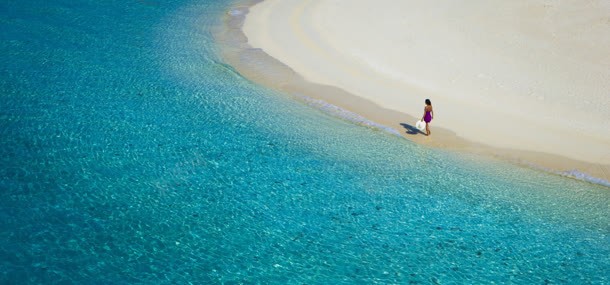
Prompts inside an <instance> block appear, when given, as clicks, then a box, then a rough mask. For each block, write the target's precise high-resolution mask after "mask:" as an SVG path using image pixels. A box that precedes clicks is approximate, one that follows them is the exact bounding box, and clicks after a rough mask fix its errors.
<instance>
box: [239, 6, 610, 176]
mask: <svg viewBox="0 0 610 285" xmlns="http://www.w3.org/2000/svg"><path fill="white" fill-rule="evenodd" d="M243 32H244V33H245V35H246V36H247V38H248V43H249V44H250V45H251V46H253V47H257V48H261V49H263V51H264V52H265V53H267V54H269V55H270V56H272V57H274V58H276V59H278V60H279V61H281V62H282V63H284V64H286V65H287V66H289V67H290V68H292V69H293V70H294V71H296V72H297V73H299V74H301V75H302V76H303V77H305V79H307V80H308V81H311V82H314V83H319V84H324V85H331V86H336V87H338V88H341V89H343V90H345V91H347V92H349V93H351V94H354V95H356V96H359V97H362V98H364V99H368V100H370V101H372V102H374V103H377V104H379V105H380V106H381V107H384V108H387V109H391V110H396V111H399V112H403V113H405V114H409V115H411V116H414V117H417V118H421V116H422V113H423V107H424V99H426V98H430V99H431V100H432V103H433V106H434V111H435V118H434V120H433V122H432V125H431V129H432V136H434V134H435V133H434V132H435V128H439V127H440V128H446V129H449V130H451V131H453V132H455V133H456V134H457V135H458V136H461V137H463V138H465V139H467V140H470V141H473V142H477V143H482V144H485V145H489V146H492V147H499V148H504V149H517V150H525V151H535V152H542V153H548V154H553V155H559V156H563V157H568V158H572V159H575V160H578V161H585V162H589V163H594V164H603V165H608V164H610V1H605V0H604V1H585V0H572V1H563V0H555V1H550V0H549V1H543V0H527V1H506V0H472V1H450V0H438V1H412V0H377V1H367V0H265V1H263V2H261V3H259V4H256V5H254V6H253V7H251V8H250V13H249V14H248V16H247V18H246V21H245V23H244V26H243ZM411 123H413V124H414V123H415V122H411ZM399 131H404V129H402V130H399Z"/></svg>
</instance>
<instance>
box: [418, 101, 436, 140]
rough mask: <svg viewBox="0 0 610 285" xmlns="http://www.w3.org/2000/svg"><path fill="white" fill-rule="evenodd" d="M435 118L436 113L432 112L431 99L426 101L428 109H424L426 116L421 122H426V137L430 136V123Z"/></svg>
mask: <svg viewBox="0 0 610 285" xmlns="http://www.w3.org/2000/svg"><path fill="white" fill-rule="evenodd" d="M432 118H434V111H432V102H430V99H426V107H424V116H423V117H421V120H422V121H424V122H426V135H427V136H429V135H430V125H429V124H430V121H432Z"/></svg>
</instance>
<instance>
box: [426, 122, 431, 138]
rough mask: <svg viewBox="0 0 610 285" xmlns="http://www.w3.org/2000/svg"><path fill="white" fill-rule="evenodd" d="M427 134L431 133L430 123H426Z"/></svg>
mask: <svg viewBox="0 0 610 285" xmlns="http://www.w3.org/2000/svg"><path fill="white" fill-rule="evenodd" d="M426 135H427V136H429V135H430V125H429V124H428V123H426Z"/></svg>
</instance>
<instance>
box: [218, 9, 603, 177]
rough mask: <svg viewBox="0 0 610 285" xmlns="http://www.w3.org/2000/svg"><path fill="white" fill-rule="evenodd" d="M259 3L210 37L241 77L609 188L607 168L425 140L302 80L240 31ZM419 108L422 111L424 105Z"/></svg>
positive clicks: (401, 119)
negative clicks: (250, 42)
mask: <svg viewBox="0 0 610 285" xmlns="http://www.w3.org/2000/svg"><path fill="white" fill-rule="evenodd" d="M260 2H262V0H248V1H240V2H236V3H234V4H233V7H232V8H231V9H230V10H229V11H227V13H225V15H224V19H223V21H222V22H223V23H222V27H219V30H218V31H216V32H215V33H214V38H215V39H216V40H217V42H218V43H219V46H220V54H221V57H222V58H223V59H224V60H226V62H227V63H228V64H229V65H231V66H232V67H233V68H235V70H236V71H237V72H238V73H239V74H241V75H242V76H244V77H245V78H246V79H248V80H251V81H253V82H255V83H257V84H260V85H263V86H265V87H268V88H270V89H273V90H276V91H279V92H282V93H285V94H287V95H290V96H293V97H295V98H296V99H298V100H300V101H303V102H305V103H307V101H308V98H311V99H313V100H319V101H322V102H325V103H327V104H330V105H332V106H336V107H338V108H341V109H343V110H346V111H348V112H351V113H354V114H357V115H359V116H362V117H363V118H366V119H367V120H370V121H371V122H374V123H375V124H376V125H378V126H373V127H375V128H381V129H383V127H387V128H389V129H391V130H395V131H396V132H397V133H398V134H400V136H402V137H403V138H406V139H408V140H409V141H412V142H415V143H418V144H421V145H425V146H428V147H433V148H440V149H445V150H450V151H457V152H465V153H472V154H478V155H484V156H486V157H491V158H496V159H500V160H503V161H507V162H509V163H513V164H516V165H519V166H524V167H528V168H533V169H537V170H541V171H545V172H550V173H554V174H557V175H560V176H564V177H568V178H574V179H579V180H583V181H587V182H591V183H594V184H599V185H604V186H608V187H610V182H609V181H610V165H605V164H602V163H591V162H587V161H579V160H576V159H572V158H568V157H564V156H561V155H556V154H548V153H543V152H537V151H528V150H519V149H511V148H502V147H496V146H490V145H487V144H483V143H478V142H474V141H471V140H468V139H465V138H463V137H460V136H459V135H458V134H456V133H455V132H453V131H451V130H450V129H446V128H443V127H438V126H435V125H434V124H432V126H431V130H432V135H431V136H430V137H426V136H424V135H423V133H421V132H419V131H418V130H417V129H415V127H414V125H415V122H416V120H417V119H418V118H415V117H413V116H411V115H409V114H406V113H403V112H399V111H396V110H392V109H388V108H384V107H383V106H380V105H379V104H377V103H375V102H372V101H370V100H368V99H366V98H362V97H359V96H356V95H354V94H351V93H349V92H347V91H345V90H342V89H341V88H338V87H334V86H329V85H323V84H317V83H313V82H310V81H307V80H306V79H305V78H304V77H303V76H301V75H300V74H298V73H297V72H295V71H294V70H293V69H292V68H290V67H288V66H287V65H286V64H284V63H282V62H280V61H279V60H277V59H275V58H274V57H272V56H270V55H268V54H267V53H265V52H264V51H263V50H262V49H260V48H254V47H252V46H250V44H249V43H248V38H247V37H246V35H245V34H244V32H243V30H242V29H243V25H244V22H245V19H246V15H247V14H248V13H249V9H250V7H252V6H254V5H256V4H257V3H260ZM422 101H423V100H422ZM421 105H422V106H421V109H422V110H423V102H422V104H421ZM433 123H434V122H433ZM379 126H382V127H379Z"/></svg>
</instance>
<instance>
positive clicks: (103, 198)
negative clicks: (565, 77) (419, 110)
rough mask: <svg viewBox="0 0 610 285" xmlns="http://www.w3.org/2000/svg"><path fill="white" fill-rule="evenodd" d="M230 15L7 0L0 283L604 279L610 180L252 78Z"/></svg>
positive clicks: (111, 2)
mask: <svg viewBox="0 0 610 285" xmlns="http://www.w3.org/2000/svg"><path fill="white" fill-rule="evenodd" d="M231 7H232V3H231V1H220V0H218V1H205V0H198V1H195V0H183V1H180V0H177V1H156V0H140V1H136V0H122V1H118V0H107V1H92V0H76V1H75V0H19V1H18V0H4V1H0V25H1V29H0V92H1V93H0V191H1V192H0V193H1V197H0V283H1V284H134V283H139V284H189V283H192V284H374V283H378V284H465V283H466V284H476V283H479V284H480V283H483V284H489V283H494V282H495V283H503V284H506V283H514V284H609V283H610V273H609V272H610V190H609V188H608V187H605V186H602V185H597V184H593V183H588V182H585V181H580V180H576V179H571V178H566V177H562V176H559V175H553V174H550V173H545V172H542V171H536V170H532V169H528V168H524V167H518V166H515V165H510V164H506V163H504V162H500V161H495V160H493V159H488V158H483V157H477V156H471V155H465V154H456V153H451V152H445V151H441V150H436V149H430V148H426V147H424V146H419V145H416V144H414V143H411V142H409V141H408V140H405V139H402V138H400V137H398V136H396V135H394V134H392V133H389V132H387V131H384V130H383V128H379V127H375V126H374V124H373V125H370V124H363V123H361V122H354V121H353V120H349V119H346V118H345V116H341V112H340V111H336V112H335V111H333V110H334V109H333V108H332V107H324V108H322V107H316V106H313V105H312V104H304V103H303V102H301V101H298V100H294V99H293V98H290V97H289V96H287V95H284V94H281V93H277V92H274V91H270V90H268V89H265V88H264V87H262V86H258V85H255V84H254V83H252V82H250V81H248V80H246V79H244V78H243V77H242V76H240V75H239V74H238V73H237V72H236V71H235V70H234V69H233V68H231V67H230V66H228V65H227V64H226V63H224V62H223V60H222V59H221V57H220V56H219V54H220V53H219V49H220V48H221V47H219V46H218V44H217V43H216V42H215V41H214V37H213V31H214V30H215V29H216V28H217V27H218V26H219V25H222V18H223V17H225V16H226V15H227V13H229V11H231V9H232V8H231ZM246 60H247V59H246ZM329 110H330V111H329ZM337 113H339V115H337Z"/></svg>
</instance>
